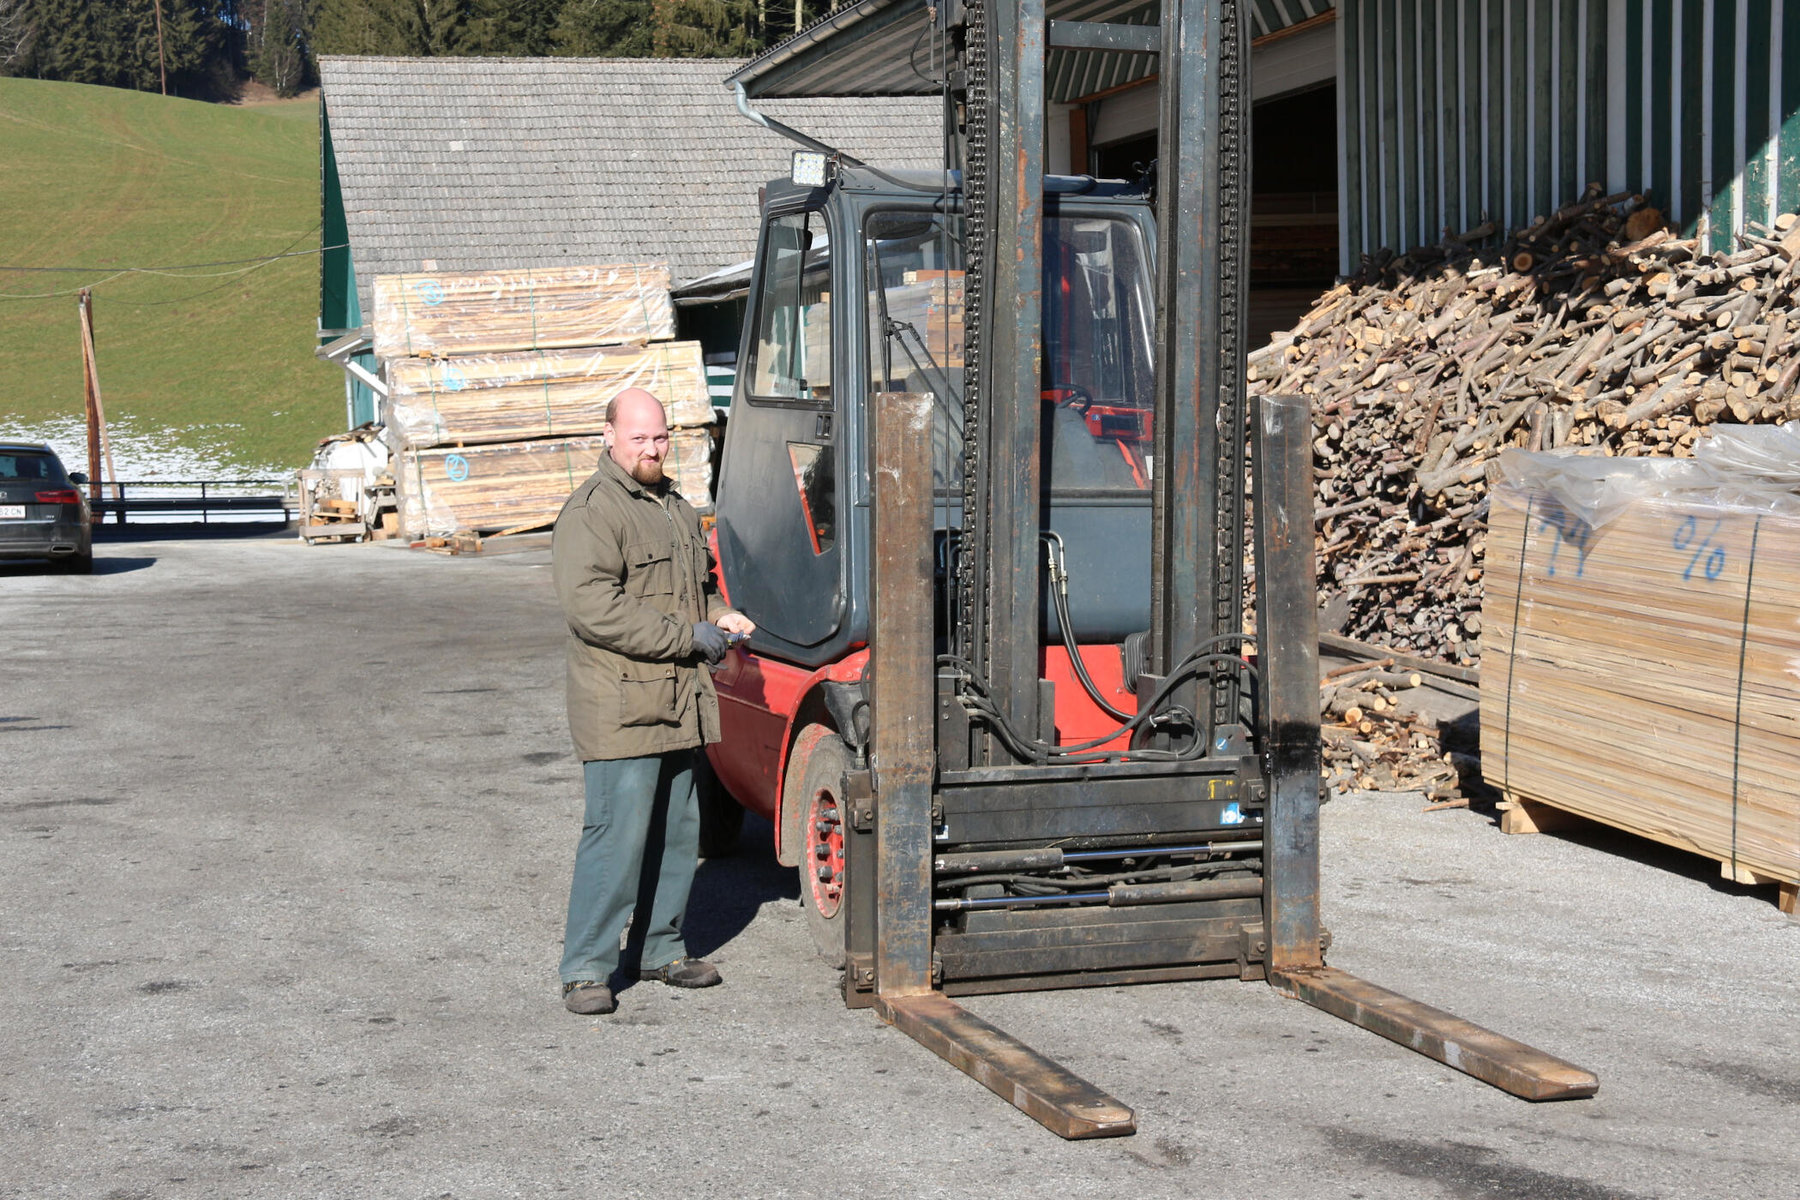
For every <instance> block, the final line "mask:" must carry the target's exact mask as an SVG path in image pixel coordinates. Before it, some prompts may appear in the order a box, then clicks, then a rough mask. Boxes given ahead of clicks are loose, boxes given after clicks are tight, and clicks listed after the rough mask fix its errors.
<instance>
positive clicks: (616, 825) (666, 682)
mask: <svg viewBox="0 0 1800 1200" xmlns="http://www.w3.org/2000/svg"><path fill="white" fill-rule="evenodd" d="M605 433H606V454H605V455H604V456H602V457H601V459H600V467H599V469H598V470H596V471H595V472H594V473H593V475H591V476H589V477H588V480H587V481H586V482H585V483H583V484H582V485H581V486H580V487H578V488H576V489H575V494H574V495H573V496H570V497H569V499H568V502H567V503H566V504H564V505H563V509H562V513H561V514H560V515H559V516H558V517H557V518H556V532H555V535H554V537H553V539H552V542H551V551H550V558H551V570H552V572H553V574H554V575H555V579H556V595H557V599H558V600H560V601H561V602H562V609H563V615H564V616H565V617H567V618H568V622H569V638H568V661H569V667H568V686H569V728H570V731H571V732H572V733H573V734H574V736H575V749H576V752H577V753H578V754H580V756H581V763H582V772H583V775H584V777H585V783H586V789H587V807H586V813H585V816H584V817H583V820H582V830H581V840H580V842H579V843H578V844H577V846H576V850H575V878H574V881H573V882H572V883H571V884H570V887H569V917H568V925H567V928H566V930H565V932H564V935H563V958H562V971H561V974H562V988H563V1005H564V1007H566V1008H567V1009H568V1010H569V1011H570V1012H573V1013H581V1014H584V1015H586V1014H594V1013H609V1012H612V1011H613V1010H614V1008H616V1007H617V1004H616V1003H615V1001H614V999H613V992H612V986H611V985H612V976H613V974H614V972H616V971H617V970H618V967H619V959H620V949H619V942H620V939H621V937H622V935H623V934H624V932H625V926H626V922H627V921H628V920H629V921H630V922H631V927H632V934H631V941H632V948H633V949H634V950H635V951H636V953H635V955H634V957H635V958H636V960H637V962H638V964H639V971H638V977H639V978H641V979H657V980H661V981H662V982H663V983H666V984H669V985H671V986H673V987H687V988H694V987H711V986H713V985H714V984H716V983H718V982H719V972H718V970H717V969H716V968H714V967H713V966H712V965H711V964H710V963H706V962H702V961H701V960H699V959H696V958H689V957H688V954H687V948H686V945H685V944H684V943H683V941H682V936H681V920H682V916H683V914H684V913H685V911H686V909H687V901H688V891H689V889H690V888H691V887H692V885H693V882H694V868H695V867H696V865H697V864H698V861H699V837H700V815H699V808H698V804H697V802H696V799H695V795H694V774H693V767H694V754H695V750H696V747H699V746H701V745H703V744H704V743H706V742H716V741H718V740H719V702H718V699H717V698H716V696H715V695H714V694H713V685H712V674H711V673H710V672H709V671H707V670H706V665H707V664H714V663H717V662H719V661H720V660H721V659H722V658H724V657H725V654H726V653H727V650H728V648H729V646H730V643H731V642H732V641H733V640H737V639H734V637H733V636H732V635H742V636H743V637H748V636H749V635H750V634H751V633H753V632H755V629H756V626H755V625H753V624H752V623H751V622H750V620H749V618H748V617H745V616H744V615H743V614H742V613H739V612H735V611H733V610H732V609H731V608H730V607H729V606H727V605H726V604H725V603H724V602H723V601H722V600H721V599H720V598H719V589H718V585H717V583H716V581H715V580H714V578H713V573H712V558H711V554H710V553H709V551H708V549H707V545H706V539H705V537H703V536H702V534H701V532H700V518H699V516H698V515H697V514H696V513H695V512H694V508H693V506H692V505H690V504H689V503H688V502H687V501H686V500H684V499H682V498H681V495H680V494H679V493H678V492H676V490H675V489H674V487H673V486H671V485H670V482H669V479H668V477H667V476H666V475H665V474H664V473H663V462H664V461H665V460H666V459H667V458H668V454H669V424H668V417H667V415H666V414H665V413H664V412H663V406H662V404H661V402H660V401H658V400H657V398H656V397H655V396H653V395H651V394H650V393H649V392H647V391H645V390H644V389H642V388H627V389H625V390H624V391H622V392H620V393H619V394H618V395H617V396H614V397H613V399H612V402H611V403H609V404H608V405H607V406H606V430H605ZM634 909H635V911H636V914H637V915H636V917H635V918H633V917H632V913H633V910H634Z"/></svg>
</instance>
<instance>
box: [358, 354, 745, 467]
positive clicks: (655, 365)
mask: <svg viewBox="0 0 1800 1200" xmlns="http://www.w3.org/2000/svg"><path fill="white" fill-rule="evenodd" d="M628 387H641V388H644V389H646V390H648V391H650V392H651V393H653V394H654V395H655V396H656V397H657V399H659V400H661V401H662V402H663V406H664V407H665V408H667V409H668V413H669V424H670V425H671V426H683V427H693V426H700V425H709V424H711V423H712V421H713V408H712V398H711V397H710V396H709V395H708V393H707V382H706V368H705V366H704V364H703V363H702V361H701V354H700V343H699V342H651V343H649V344H647V345H640V346H597V347H592V348H587V349H577V350H558V351H531V350H528V351H524V352H518V353H511V354H481V355H459V356H457V357H455V358H397V359H393V360H391V361H390V362H389V363H388V389H389V394H388V399H387V403H386V407H385V417H386V421H387V429H388V438H389V440H390V441H391V442H393V443H394V444H396V445H398V446H400V447H403V448H423V447H427V446H441V445H446V444H450V443H458V442H461V443H473V442H508V441H519V440H522V439H525V438H538V437H558V436H561V437H573V436H580V435H589V434H594V433H597V432H598V431H599V430H600V428H601V426H603V425H604V424H605V423H606V404H607V402H608V401H609V400H611V399H612V398H613V397H614V396H616V395H618V394H619V393H620V392H621V391H623V390H624V389H625V388H628Z"/></svg>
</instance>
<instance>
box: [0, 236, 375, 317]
mask: <svg viewBox="0 0 1800 1200" xmlns="http://www.w3.org/2000/svg"><path fill="white" fill-rule="evenodd" d="M317 232H318V229H317V227H316V226H315V227H314V228H313V229H310V230H308V231H307V232H305V233H303V234H301V235H300V236H299V237H298V238H295V239H294V242H299V241H302V240H304V239H305V238H308V237H311V236H312V235H313V234H314V233H317ZM294 242H289V243H288V245H289V246H290V247H291V246H293V245H294ZM348 246H349V243H347V242H345V243H341V244H339V245H336V246H320V247H318V248H317V249H311V250H293V249H288V250H283V251H281V252H280V253H279V254H265V255H262V256H261V257H259V258H228V259H221V260H219V261H218V262H209V263H187V264H185V265H181V266H172V267H116V268H115V267H4V266H0V271H16V272H21V273H25V272H51V273H60V272H69V273H75V272H84V271H109V272H111V274H109V275H107V276H105V277H104V278H101V279H97V280H95V281H93V282H92V283H84V284H82V285H81V286H80V287H73V288H60V289H58V290H57V291H54V292H34V293H28V294H18V293H13V292H0V300H55V299H57V298H59V297H62V296H74V295H77V294H79V293H80V292H81V291H82V289H83V288H89V289H91V288H97V287H99V286H100V285H101V284H105V283H111V282H112V281H113V280H115V279H118V278H120V277H122V276H125V275H162V276H166V277H168V278H171V279H218V278H220V277H221V276H238V275H248V274H249V273H250V272H251V271H255V270H257V269H259V268H261V267H266V266H268V265H269V264H270V263H273V262H280V261H281V260H282V259H284V258H303V257H305V256H307V255H311V254H323V253H324V252H325V251H327V250H343V249H347V248H348ZM243 263H248V264H249V265H248V266H242V265H240V264H243ZM202 267H236V269H235V270H231V271H215V272H213V273H211V274H209V275H183V274H180V272H182V271H196V270H199V269H200V268H202ZM218 286H219V287H223V286H225V285H223V284H220V285H218ZM217 290H218V288H217V287H214V288H208V289H206V291H203V292H198V293H196V294H195V295H194V296H185V297H182V298H181V299H180V300H179V301H162V302H160V303H185V302H186V301H188V300H193V299H195V298H196V297H197V296H204V295H206V294H208V292H213V291H217ZM138 303H149V302H144V301H140V302H138Z"/></svg>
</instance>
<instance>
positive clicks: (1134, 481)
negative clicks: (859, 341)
mask: <svg viewBox="0 0 1800 1200" xmlns="http://www.w3.org/2000/svg"><path fill="white" fill-rule="evenodd" d="M864 235H865V239H864V248H865V253H866V255H867V264H866V266H867V270H866V274H867V278H868V281H869V282H868V287H869V294H868V297H867V304H868V312H867V317H868V346H869V355H868V360H869V376H870V379H869V383H870V390H871V391H872V392H873V391H907V392H930V393H931V394H932V395H933V396H934V397H936V398H937V421H936V425H935V427H934V431H933V436H934V444H933V471H932V473H933V475H934V477H935V479H934V482H935V483H936V485H937V486H938V487H939V488H940V489H945V488H956V487H958V486H960V483H961V476H962V420H963V367H964V358H963V270H962V266H963V259H962V220H961V218H960V217H957V216H950V217H948V218H946V217H943V216H940V215H938V214H936V213H929V212H883V213H875V214H872V215H871V216H870V217H869V219H868V223H867V225H866V227H865V230H864ZM1151 303H1152V301H1151V289H1150V261H1149V258H1148V255H1147V253H1146V247H1145V245H1144V239H1143V233H1142V230H1141V229H1140V228H1139V227H1138V226H1137V225H1136V224H1134V223H1133V222H1131V221H1129V220H1126V219H1123V218H1120V217H1110V216H1075V215H1054V216H1050V217H1047V218H1046V219H1045V221H1044V278H1043V337H1044V341H1043V359H1042V361H1043V376H1042V379H1041V380H1040V386H1041V391H1040V399H1041V401H1042V413H1043V420H1044V436H1043V446H1044V475H1045V481H1046V484H1047V486H1048V487H1049V488H1050V490H1051V491H1052V492H1070V491H1144V490H1147V489H1148V488H1149V486H1150V480H1151V477H1152V475H1153V469H1154V465H1155V464H1154V459H1153V457H1152V453H1153V452H1152V446H1153V436H1154V432H1155V431H1154V430H1153V429H1152V412H1153V409H1154V388H1155V378H1154V360H1153V358H1152V355H1151V346H1152V342H1151V336H1152V308H1151Z"/></svg>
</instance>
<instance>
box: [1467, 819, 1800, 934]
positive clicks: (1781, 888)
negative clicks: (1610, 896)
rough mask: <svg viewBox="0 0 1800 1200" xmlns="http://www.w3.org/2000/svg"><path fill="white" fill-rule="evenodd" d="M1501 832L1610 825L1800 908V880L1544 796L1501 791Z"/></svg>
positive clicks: (1787, 907) (1786, 908)
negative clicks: (1706, 861) (1703, 861)
mask: <svg viewBox="0 0 1800 1200" xmlns="http://www.w3.org/2000/svg"><path fill="white" fill-rule="evenodd" d="M1499 808H1500V832H1501V833H1557V832H1559V831H1562V830H1574V829H1582V828H1585V827H1588V826H1592V825H1604V826H1606V827H1607V828H1609V829H1621V830H1623V831H1624V832H1626V833H1629V834H1633V835H1635V836H1637V837H1642V838H1647V839H1649V840H1650V841H1653V842H1659V843H1661V844H1662V845H1665V846H1673V847H1675V848H1676V849H1677V850H1686V851H1688V852H1689V853H1692V854H1698V855H1700V856H1702V857H1704V858H1710V859H1712V860H1713V861H1714V862H1716V863H1718V864H1719V876H1720V877H1721V878H1723V879H1729V880H1731V881H1732V882H1733V883H1742V884H1746V885H1748V886H1751V887H1763V886H1766V885H1769V884H1773V885H1774V886H1775V888H1776V894H1775V903H1776V906H1777V907H1779V908H1780V909H1781V911H1782V912H1784V913H1787V914H1788V915H1789V916H1793V915H1795V913H1796V912H1797V911H1800V880H1794V879H1783V878H1781V877H1780V876H1779V875H1769V874H1766V873H1765V872H1762V871H1758V870H1755V869H1754V868H1751V867H1746V866H1744V865H1743V864H1742V863H1739V864H1737V866H1736V867H1733V866H1732V864H1731V862H1730V860H1729V859H1723V858H1720V857H1719V856H1718V855H1716V854H1710V853H1708V852H1707V851H1706V850H1704V849H1702V848H1700V847H1699V846H1696V845H1694V844H1692V843H1691V842H1683V841H1679V840H1677V839H1675V838H1667V837H1658V836H1656V834H1654V833H1650V832H1647V831H1645V830H1642V829H1625V828H1624V826H1622V825H1618V824H1616V823H1614V822H1612V821H1602V820H1599V819H1598V818H1595V817H1589V816H1585V815H1583V814H1581V813H1577V812H1571V811H1569V810H1568V809H1566V808H1558V807H1557V806H1556V805H1554V804H1551V803H1549V802H1547V801H1544V800H1537V799H1532V798H1529V797H1525V796H1521V795H1519V794H1517V793H1516V792H1504V793H1502V799H1501V801H1500V805H1499Z"/></svg>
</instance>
